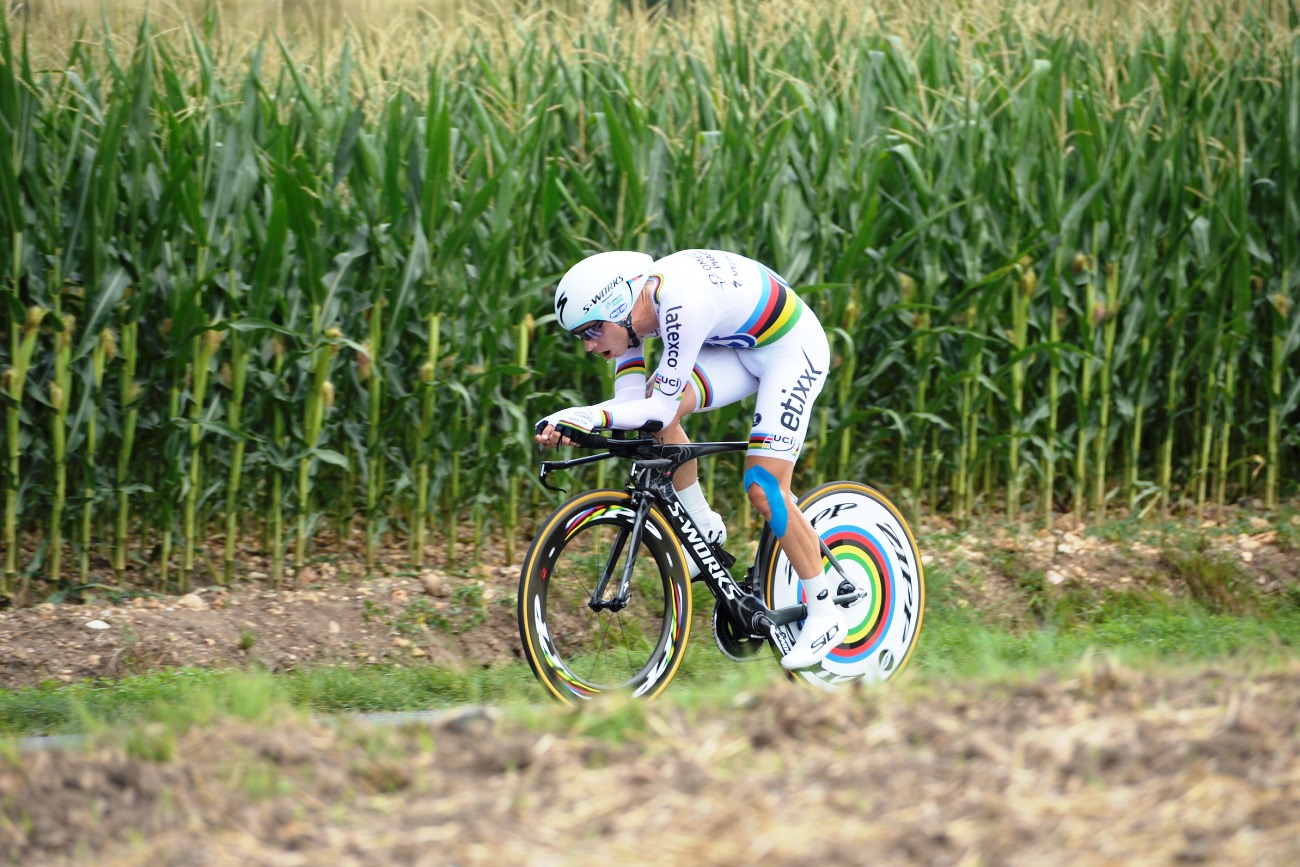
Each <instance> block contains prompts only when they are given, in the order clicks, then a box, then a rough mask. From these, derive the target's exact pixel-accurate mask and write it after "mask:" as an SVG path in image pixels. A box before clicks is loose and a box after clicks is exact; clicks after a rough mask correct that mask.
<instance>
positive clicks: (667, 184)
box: [0, 2, 1300, 598]
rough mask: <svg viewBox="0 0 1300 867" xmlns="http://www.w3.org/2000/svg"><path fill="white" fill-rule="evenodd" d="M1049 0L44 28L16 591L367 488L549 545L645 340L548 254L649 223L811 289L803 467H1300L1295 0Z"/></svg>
mask: <svg viewBox="0 0 1300 867" xmlns="http://www.w3.org/2000/svg"><path fill="white" fill-rule="evenodd" d="M1024 8H1025V7H1023V6H1021V5H1015V6H1012V7H1008V8H1007V11H1005V12H1003V13H990V14H989V15H988V16H987V17H986V18H983V19H978V20H977V19H973V18H972V17H971V16H970V15H969V14H968V13H967V14H964V15H959V14H958V7H954V9H953V10H949V11H950V12H951V16H950V17H949V18H947V19H945V17H944V16H943V15H940V14H938V12H935V14H931V15H927V16H926V17H925V18H924V19H921V18H918V17H916V16H912V17H907V16H900V15H887V14H884V13H882V12H880V10H878V9H873V10H864V9H863V8H862V7H861V5H860V4H854V3H849V2H833V3H828V4H816V5H806V6H793V7H791V6H787V5H785V4H767V3H751V4H740V3H736V4H725V5H723V6H717V7H715V6H709V7H708V8H704V7H703V6H700V5H697V6H693V7H690V8H689V9H688V10H686V11H683V12H681V13H680V14H677V15H675V16H650V17H646V16H644V15H641V14H638V13H631V12H628V11H627V10H626V9H625V8H624V7H622V6H619V5H617V4H615V5H614V6H611V7H610V9H609V12H608V14H597V15H587V16H580V17H570V16H568V15H566V14H564V13H562V12H559V11H547V12H540V13H532V14H521V13H513V14H502V15H498V16H496V17H494V18H488V19H477V20H470V21H468V22H465V23H462V24H460V25H458V26H457V27H456V28H455V29H454V30H449V29H448V27H447V26H445V25H442V24H437V23H436V22H433V21H430V20H425V21H420V20H418V19H417V20H413V23H411V25H410V27H409V28H406V30H405V32H404V33H403V36H402V41H401V42H400V43H399V42H396V41H393V42H390V43H385V44H379V43H376V40H375V38H374V37H373V34H370V35H367V33H365V32H364V31H362V32H351V31H346V30H345V31H343V35H344V38H342V39H341V40H339V41H335V42H327V41H326V40H324V39H323V38H317V40H316V41H315V43H314V45H315V47H314V48H313V47H312V45H313V43H312V40H310V39H307V40H306V41H303V42H295V41H292V40H289V39H287V38H286V39H284V40H281V39H279V38H276V37H272V36H264V37H263V38H261V39H260V40H258V41H256V42H252V43H242V44H232V43H231V42H230V41H229V40H228V39H226V38H223V37H221V35H220V34H219V32H218V31H217V29H216V27H215V24H214V19H212V18H206V19H200V20H198V22H197V23H196V24H195V26H194V27H192V28H190V29H188V30H183V31H180V32H176V31H172V32H170V33H168V34H166V35H161V36H160V35H158V34H157V33H155V32H154V30H153V29H152V28H151V26H150V25H149V24H148V23H145V24H143V25H142V26H141V27H140V29H139V31H138V32H137V33H136V34H135V37H134V38H133V39H130V40H127V41H126V42H125V43H124V42H123V41H122V39H121V38H120V37H116V38H110V37H109V36H108V35H107V34H103V33H100V34H98V35H96V36H93V37H92V38H86V39H82V40H81V41H79V42H76V43H74V44H73V45H72V46H71V47H70V48H68V49H67V50H68V54H67V56H66V58H65V59H63V60H62V61H61V62H58V63H52V62H49V61H48V60H42V59H34V57H33V52H32V50H31V49H30V48H28V47H27V44H26V43H25V40H24V31H23V30H22V28H15V27H13V26H12V25H11V24H9V23H7V24H6V29H5V31H4V32H3V34H0V35H2V36H3V39H2V40H0V41H2V42H3V49H2V50H3V54H2V55H0V275H2V277H0V285H2V287H3V288H2V289H0V367H2V368H4V373H3V381H2V382H0V393H2V394H3V401H4V406H5V409H4V412H5V416H6V427H5V437H4V442H5V446H4V453H5V454H4V460H3V464H2V469H3V478H4V482H5V487H6V512H5V515H6V517H5V522H6V523H5V539H4V542H3V544H4V546H5V549H6V566H5V575H4V584H3V586H2V587H0V597H10V598H13V597H15V596H17V595H18V594H19V592H20V584H21V581H22V580H23V579H24V576H26V575H31V574H40V575H47V576H49V575H53V576H71V575H73V574H74V571H75V570H74V567H72V566H71V565H67V566H65V565H64V564H63V562H62V558H63V552H64V549H65V548H66V547H67V546H68V545H71V547H70V548H68V550H70V551H73V552H75V553H76V555H77V556H78V558H79V561H80V562H79V567H80V575H81V578H82V580H83V581H84V580H87V579H88V578H89V577H90V575H91V574H92V573H93V572H94V571H95V569H96V564H97V563H99V561H98V560H96V559H95V558H96V557H99V556H102V557H103V558H105V561H104V562H108V563H111V564H112V566H113V567H114V568H116V569H117V570H119V571H121V570H123V569H125V568H126V566H127V564H128V560H129V558H130V557H132V556H136V557H139V556H143V555H145V554H149V556H151V557H153V558H154V560H155V561H156V562H160V563H161V564H162V575H161V579H162V580H163V581H164V582H166V581H169V580H170V578H169V571H168V570H169V569H171V568H173V566H172V560H173V556H174V557H175V568H176V569H178V572H179V580H180V581H181V582H182V583H188V582H189V581H190V580H191V579H192V577H193V576H194V575H195V574H196V573H198V572H203V571H208V572H217V573H222V574H224V575H225V576H226V577H229V576H230V575H231V574H232V570H233V564H234V562H235V559H236V551H235V547H236V541H237V540H242V542H244V543H247V544H253V545H259V544H260V545H262V546H264V547H265V548H266V549H267V550H270V551H272V552H273V554H274V556H275V562H276V570H277V577H278V574H279V570H280V568H281V566H282V564H283V562H284V560H285V559H286V558H287V557H288V556H289V554H290V549H292V552H293V554H294V556H296V557H297V558H298V559H299V560H300V561H305V559H306V558H307V557H308V556H309V552H310V544H311V540H312V538H313V537H315V536H316V534H317V533H318V532H320V531H321V530H322V529H324V528H327V527H332V528H335V529H337V530H338V531H339V532H341V533H346V532H348V528H349V527H350V526H351V525H352V524H353V523H356V524H363V525H364V527H365V535H366V540H367V551H368V554H369V556H370V557H372V558H373V556H374V550H375V546H376V544H377V540H378V539H379V538H380V537H381V534H382V533H384V532H385V531H389V530H391V531H394V532H395V533H397V535H398V536H399V537H400V538H403V539H407V540H409V541H410V544H411V549H412V557H413V559H416V560H417V561H418V559H419V558H420V557H421V556H423V551H424V547H425V543H426V542H429V541H436V542H437V543H438V544H449V543H451V542H453V541H454V537H455V534H456V533H457V532H458V529H457V520H456V518H457V516H460V517H464V516H465V515H470V516H471V517H472V518H473V519H474V520H473V522H472V523H473V531H472V532H474V533H475V539H473V540H470V541H473V542H481V541H482V540H483V539H484V538H486V537H487V535H489V534H492V533H494V532H496V531H504V534H503V535H504V538H506V539H508V540H510V544H513V540H514V536H515V530H516V529H517V528H519V527H520V525H527V524H528V522H529V521H530V518H531V517H534V516H536V515H537V514H538V511H539V510H544V509H547V508H549V506H550V500H549V499H548V497H549V495H546V496H543V494H544V493H545V492H540V491H539V490H538V489H537V487H536V486H535V485H534V484H533V482H532V478H531V477H532V474H533V468H534V467H535V464H536V461H537V454H536V451H535V449H534V447H533V445H532V442H531V439H530V427H531V422H532V421H533V420H534V419H536V418H538V417H540V416H541V415H543V414H545V413H546V412H548V411H550V410H551V409H554V408H555V407H556V406H558V405H563V404H569V403H588V402H592V401H594V400H596V399H598V398H599V397H600V393H601V391H602V389H603V388H605V387H606V386H607V383H608V380H609V371H608V370H606V369H604V368H603V366H600V365H597V364H595V363H593V362H591V361H590V360H588V359H585V358H583V357H582V355H581V352H580V350H579V349H578V347H577V346H576V345H575V344H574V343H573V342H572V340H571V339H568V338H567V336H566V335H564V334H562V333H556V332H557V330H556V329H554V328H552V327H550V326H551V322H550V319H549V310H550V297H549V294H548V293H549V288H550V287H551V286H553V284H554V283H555V282H556V281H557V280H558V278H559V276H560V275H561V274H562V273H563V271H564V269H565V268H566V267H567V265H569V264H571V263H572V262H573V261H575V260H576V259H578V258H579V257H581V256H583V255H586V254H588V253H591V252H595V251H599V250H603V249H611V248H635V249H640V250H645V251H647V252H650V253H652V254H657V255H662V254H666V253H668V252H671V251H673V250H676V249H680V248H684V247H690V246H706V247H720V248H725V249H731V250H735V251H738V252H741V253H744V254H746V255H750V256H754V257H756V258H758V259H761V260H763V261H765V262H767V263H769V264H771V265H772V266H774V267H775V268H776V269H777V270H778V271H780V272H781V273H782V274H783V275H784V276H785V277H786V278H787V279H789V280H790V281H792V282H793V283H794V284H795V285H796V286H798V287H800V291H801V293H803V294H804V295H805V296H806V297H807V299H808V300H809V302H810V303H811V304H812V305H813V306H814V308H815V309H816V310H817V312H818V314H819V316H820V317H821V318H822V321H823V322H824V323H825V324H826V325H827V328H828V330H829V331H831V332H832V341H833V350H834V353H835V362H834V363H835V370H834V373H833V378H832V385H831V386H830V387H829V388H828V390H827V392H826V394H825V395H824V397H823V399H822V401H821V405H820V407H819V413H820V416H819V419H818V423H819V429H818V433H817V436H816V439H815V442H814V443H813V444H812V447H811V448H810V450H809V452H808V453H807V458H806V459H805V460H804V461H803V462H802V463H801V477H800V479H799V480H798V482H799V484H804V485H806V484H811V483H812V482H814V481H816V480H822V479H828V478H831V477H840V476H843V477H854V478H860V479H864V480H868V481H870V482H872V483H874V484H876V485H878V486H880V487H882V488H884V489H886V490H887V491H889V492H891V493H892V494H894V495H896V496H897V497H898V498H899V499H900V500H902V501H903V502H904V503H905V504H906V505H907V506H908V508H909V509H911V510H912V511H913V513H914V514H915V513H917V512H920V511H923V510H940V511H945V512H951V513H952V514H954V515H955V516H956V517H958V518H959V519H966V518H968V517H969V516H971V515H972V514H975V513H978V512H979V511H980V510H985V511H987V510H990V509H997V510H1006V511H1007V512H1009V513H1010V514H1011V515H1013V516H1015V517H1017V518H1030V517H1044V518H1045V517H1047V516H1049V515H1050V514H1052V513H1053V512H1054V511H1061V510H1074V511H1076V512H1079V513H1081V514H1086V513H1089V512H1093V513H1095V512H1098V511H1100V510H1102V509H1104V508H1107V507H1114V506H1120V507H1123V508H1128V509H1132V510H1135V511H1138V512H1142V511H1147V510H1151V509H1165V508H1170V507H1172V506H1174V505H1176V504H1178V503H1179V502H1180V501H1185V502H1191V503H1194V504H1196V505H1202V504H1206V503H1214V502H1218V503H1224V502H1228V501H1230V500H1232V499H1234V498H1237V497H1243V496H1249V497H1258V498H1260V499H1261V500H1262V501H1263V502H1264V504H1265V505H1268V506H1271V505H1273V504H1275V503H1276V502H1277V501H1278V500H1279V498H1281V497H1285V496H1288V495H1291V494H1294V492H1295V476H1294V471H1293V470H1292V471H1290V472H1288V471H1287V468H1288V467H1291V468H1293V467H1294V466H1295V465H1296V459H1297V457H1298V456H1300V455H1298V453H1297V452H1298V449H1300V432H1298V431H1300V413H1298V412H1297V406H1298V405H1300V363H1298V361H1297V358H1298V356H1297V351H1298V349H1300V314H1298V313H1297V311H1296V304H1295V299H1296V291H1297V282H1298V281H1300V276H1298V275H1300V268H1297V259H1298V258H1300V244H1298V243H1297V241H1298V236H1300V193H1298V191H1300V181H1297V178H1296V169H1297V166H1298V165H1300V25H1298V23H1297V14H1296V10H1295V7H1294V4H1288V5H1286V6H1283V5H1281V4H1276V3H1272V4H1270V3H1257V4H1248V5H1247V7H1245V8H1244V11H1243V9H1242V8H1240V4H1233V3H1226V2H1225V3H1221V4H1216V3H1211V4H1208V5H1207V4H1202V5H1199V6H1195V7H1193V6H1191V5H1185V6H1183V7H1181V10H1178V11H1175V12H1174V13H1172V14H1171V15H1170V16H1169V17H1167V18H1165V19H1162V20H1161V19H1148V20H1145V21H1144V22H1143V23H1142V25H1141V26H1137V27H1123V26H1114V27H1109V28H1107V27H1095V26H1084V25H1083V24H1081V23H1079V21H1078V20H1071V21H1065V22H1063V23H1061V24H1059V25H1052V26H1041V25H1040V24H1033V25H1031V24H1029V23H1026V21H1027V19H1026V18H1025V17H1023V16H1019V17H1018V15H1017V13H1018V12H1023V10H1024ZM1030 8H1031V9H1032V8H1034V7H1030ZM1060 8H1061V7H1056V9H1057V12H1059V11H1060ZM1039 11H1040V12H1041V15H1039V16H1038V17H1037V18H1034V20H1035V21H1039V20H1040V19H1042V18H1047V17H1050V16H1048V13H1049V12H1050V11H1051V9H1050V8H1046V7H1044V8H1043V9H1040V10H1039ZM1052 14H1056V13H1052ZM1094 17H1095V16H1094ZM318 37H319V34H318ZM387 38H388V39H390V40H396V39H397V37H396V36H394V35H393V32H392V31H391V30H390V31H389V36H388V37H387ZM304 46H305V47H304ZM333 46H337V48H335V47H333ZM747 420H748V414H747V411H746V410H745V408H743V407H742V408H733V409H730V410H724V411H721V412H718V413H714V414H711V415H710V416H706V417H705V418H703V419H702V420H701V421H700V423H699V424H697V425H696V426H695V427H694V428H693V429H692V434H693V435H694V436H696V437H697V438H701V439H702V438H728V439H732V438H742V437H743V436H744V435H745V434H746V433H747V427H746V423H747ZM713 469H714V472H713V473H711V474H710V476H709V485H710V487H711V489H713V496H714V499H715V501H716V502H718V503H721V504H723V505H724V510H727V509H731V510H735V511H734V512H729V513H730V514H740V510H742V509H743V508H744V503H743V497H741V496H739V489H738V485H737V484H734V483H733V479H732V477H731V476H730V475H728V472H729V468H728V466H727V465H725V464H724V465H722V466H721V467H720V468H713ZM737 478H738V476H737ZM589 481H590V480H589ZM611 481H612V480H611ZM430 522H432V523H433V524H436V525H437V526H436V528H431V527H430V526H429V524H430ZM524 529H526V526H525V527H524ZM214 531H215V532H218V533H219V534H222V535H224V537H225V541H226V548H225V563H224V564H218V563H206V564H205V562H204V561H203V557H204V554H203V551H202V543H203V542H204V541H205V540H206V539H207V537H208V534H209V533H211V532H214ZM223 531H224V532H223ZM431 534H432V535H431ZM24 538H26V539H29V540H35V547H32V546H28V547H27V548H24V547H23V546H22V545H21V544H20V542H21V540H22V539H24ZM133 540H134V541H133ZM141 543H142V544H143V546H144V547H141ZM453 550H454V549H453ZM24 552H25V553H24ZM33 552H34V553H33ZM20 554H21V556H20Z"/></svg>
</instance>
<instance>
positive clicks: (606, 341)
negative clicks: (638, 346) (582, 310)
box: [582, 322, 628, 360]
mask: <svg viewBox="0 0 1300 867" xmlns="http://www.w3.org/2000/svg"><path fill="white" fill-rule="evenodd" d="M588 335H590V332H588ZM582 348H583V349H585V350H586V351H587V352H590V353H592V354H593V355H599V356H600V357H602V358H604V359H607V360H608V359H612V358H618V357H619V356H620V355H622V354H623V353H624V352H627V348H628V340H627V330H626V329H624V328H620V327H619V326H618V325H617V324H616V323H614V322H605V323H603V325H602V327H601V329H600V334H599V335H597V336H594V337H593V336H587V337H584V338H582Z"/></svg>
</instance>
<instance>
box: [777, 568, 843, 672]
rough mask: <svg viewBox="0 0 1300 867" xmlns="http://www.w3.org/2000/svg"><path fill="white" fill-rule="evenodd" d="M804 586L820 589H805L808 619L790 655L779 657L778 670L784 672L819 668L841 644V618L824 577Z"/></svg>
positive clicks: (838, 608) (841, 615) (828, 583)
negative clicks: (779, 667)
mask: <svg viewBox="0 0 1300 867" xmlns="http://www.w3.org/2000/svg"><path fill="white" fill-rule="evenodd" d="M807 583H809V584H814V583H815V584H816V585H819V586H814V587H808V588H806V589H807V590H808V594H809V599H808V618H807V619H806V620H804V622H803V629H802V630H801V631H800V632H799V640H798V641H796V642H795V643H794V647H792V648H790V652H789V653H787V654H786V655H785V656H783V657H781V667H782V668H784V669H785V670H786V671H797V670H799V669H801V668H812V667H813V666H815V665H820V664H821V661H822V660H823V659H825V658H826V657H827V656H829V655H830V652H831V651H832V650H834V649H835V648H836V647H839V645H840V642H842V641H843V640H844V629H845V627H844V615H843V614H842V613H841V612H840V607H839V606H838V605H836V604H835V603H834V602H832V601H831V588H830V582H829V581H828V580H827V579H826V578H825V576H823V577H822V578H821V579H819V580H817V581H816V582H807ZM814 592H815V593H816V596H815V597H814V596H813V593H814Z"/></svg>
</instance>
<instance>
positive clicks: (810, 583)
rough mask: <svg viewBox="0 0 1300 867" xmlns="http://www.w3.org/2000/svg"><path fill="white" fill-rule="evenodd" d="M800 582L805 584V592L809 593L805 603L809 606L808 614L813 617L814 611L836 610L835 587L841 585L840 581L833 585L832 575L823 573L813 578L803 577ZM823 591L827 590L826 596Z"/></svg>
mask: <svg viewBox="0 0 1300 867" xmlns="http://www.w3.org/2000/svg"><path fill="white" fill-rule="evenodd" d="M799 583H801V584H802V585H803V589H804V592H805V593H807V594H808V601H807V603H805V604H807V606H808V616H810V617H811V616H812V615H813V614H814V613H821V612H823V611H833V610H834V608H835V602H834V600H835V589H836V587H838V586H839V584H838V582H837V583H836V584H835V586H832V585H831V579H830V576H828V575H825V574H822V575H818V576H817V577H816V578H811V579H804V578H801V579H799ZM823 592H825V594H826V595H825V596H822V593H823ZM818 597H821V598H818Z"/></svg>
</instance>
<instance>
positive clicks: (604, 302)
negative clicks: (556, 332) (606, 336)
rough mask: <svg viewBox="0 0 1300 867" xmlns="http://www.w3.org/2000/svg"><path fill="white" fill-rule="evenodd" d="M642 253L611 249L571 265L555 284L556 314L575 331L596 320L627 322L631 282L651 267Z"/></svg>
mask: <svg viewBox="0 0 1300 867" xmlns="http://www.w3.org/2000/svg"><path fill="white" fill-rule="evenodd" d="M653 264H654V259H653V258H651V257H650V256H647V255H646V254H645V253H633V252H629V251H626V250H612V251H610V252H608V253H597V254H596V255H594V256H588V257H587V258H586V259H583V260H582V261H581V262H579V263H578V264H576V265H574V266H573V267H572V268H570V269H569V270H568V273H566V274H565V275H564V279H562V280H561V281H560V285H559V286H557V287H556V288H555V318H556V319H558V320H559V321H560V327H562V328H564V329H565V330H566V331H572V332H574V333H578V332H580V331H581V330H582V329H584V328H587V327H589V326H591V325H594V324H596V323H599V322H617V323H619V324H620V325H627V324H628V323H629V321H630V319H631V316H632V302H633V301H635V300H636V299H635V298H634V297H633V294H632V282H633V281H634V280H636V279H637V278H638V277H642V276H644V275H645V274H647V273H648V272H649V270H650V266H651V265H653Z"/></svg>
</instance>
